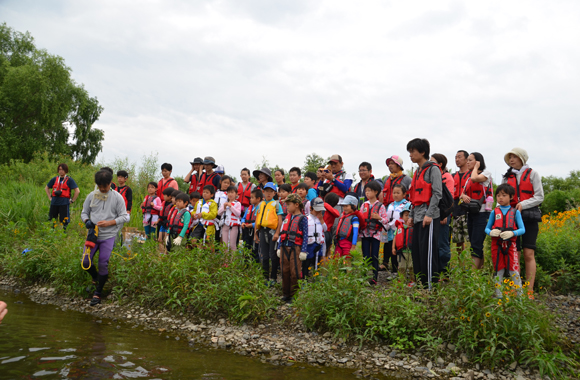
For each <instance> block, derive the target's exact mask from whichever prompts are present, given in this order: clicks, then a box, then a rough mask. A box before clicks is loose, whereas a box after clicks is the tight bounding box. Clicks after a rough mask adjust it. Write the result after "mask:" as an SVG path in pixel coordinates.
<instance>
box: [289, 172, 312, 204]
mask: <svg viewBox="0 0 580 380" xmlns="http://www.w3.org/2000/svg"><path fill="white" fill-rule="evenodd" d="M301 176H302V170H300V168H299V167H297V166H294V167H293V168H291V169H290V170H289V171H288V179H289V180H290V188H291V189H292V191H291V193H292V194H296V187H297V186H298V184H299V183H300V177H301ZM306 191H308V190H306ZM300 198H301V199H304V198H302V197H300Z"/></svg>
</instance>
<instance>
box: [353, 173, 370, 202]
mask: <svg viewBox="0 0 580 380" xmlns="http://www.w3.org/2000/svg"><path fill="white" fill-rule="evenodd" d="M374 180H375V176H374V175H372V174H371V176H370V177H369V180H368V181H367V184H368V183H369V182H370V181H374ZM361 183H362V180H361V181H359V183H357V184H356V185H354V189H353V190H352V191H353V192H354V193H356V195H357V197H359V198H360V197H365V199H366V196H365V195H364V193H361V194H359V192H358V190H359V189H360V185H361Z"/></svg>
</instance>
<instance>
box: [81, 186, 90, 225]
mask: <svg viewBox="0 0 580 380" xmlns="http://www.w3.org/2000/svg"><path fill="white" fill-rule="evenodd" d="M92 199H93V193H90V194H89V195H88V196H87V198H86V199H85V203H83V211H81V220H82V221H83V223H85V222H86V221H87V220H89V219H90V218H91V201H92Z"/></svg>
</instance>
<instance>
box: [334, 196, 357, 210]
mask: <svg viewBox="0 0 580 380" xmlns="http://www.w3.org/2000/svg"><path fill="white" fill-rule="evenodd" d="M338 205H339V206H346V205H351V206H352V207H354V208H357V206H358V199H356V197H354V196H352V195H347V196H346V197H344V199H343V200H342V202H340V203H339V204H338Z"/></svg>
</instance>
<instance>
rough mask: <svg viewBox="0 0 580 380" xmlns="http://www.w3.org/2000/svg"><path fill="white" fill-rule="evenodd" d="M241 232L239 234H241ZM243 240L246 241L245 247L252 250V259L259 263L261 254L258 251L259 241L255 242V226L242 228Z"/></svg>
mask: <svg viewBox="0 0 580 380" xmlns="http://www.w3.org/2000/svg"><path fill="white" fill-rule="evenodd" d="M239 235H240V234H238V236H239ZM242 241H243V242H244V246H245V248H247V249H249V250H251V251H252V259H253V260H254V261H255V262H257V263H259V262H260V255H259V252H258V248H259V243H256V242H254V228H253V227H246V228H242Z"/></svg>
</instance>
